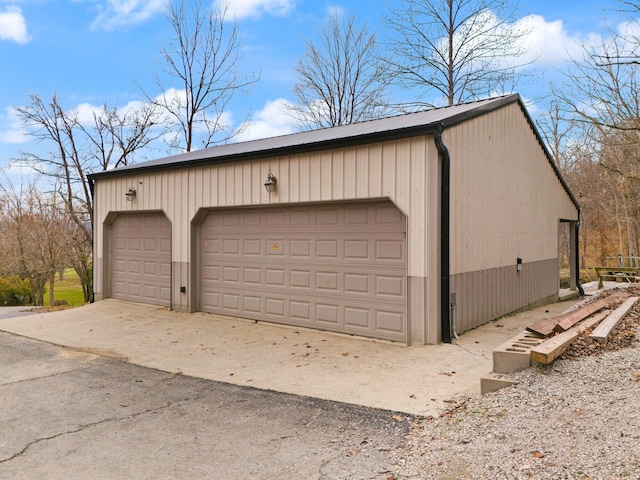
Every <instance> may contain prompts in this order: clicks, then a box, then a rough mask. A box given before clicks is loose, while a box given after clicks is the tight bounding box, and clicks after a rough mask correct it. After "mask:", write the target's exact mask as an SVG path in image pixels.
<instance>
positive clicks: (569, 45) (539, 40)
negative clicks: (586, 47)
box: [515, 15, 585, 65]
mask: <svg viewBox="0 0 640 480" xmlns="http://www.w3.org/2000/svg"><path fill="white" fill-rule="evenodd" d="M515 27H516V28H518V29H520V30H521V31H523V32H527V33H526V34H525V35H524V37H523V38H522V44H521V46H522V48H523V50H524V51H525V53H524V55H523V56H522V58H521V59H520V60H521V61H522V60H524V62H525V63H526V62H536V63H538V64H545V65H557V64H559V63H562V62H565V61H568V60H570V59H571V58H575V56H576V55H577V54H578V53H579V52H580V49H581V47H580V45H581V44H582V43H584V41H585V40H584V39H583V38H582V37H577V36H573V35H570V34H569V32H567V31H566V30H565V28H564V25H563V23H562V20H555V21H552V22H548V21H546V20H545V19H544V17H542V16H541V15H528V16H526V17H524V18H521V19H520V20H518V22H516V24H515Z"/></svg>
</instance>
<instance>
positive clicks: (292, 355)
mask: <svg viewBox="0 0 640 480" xmlns="http://www.w3.org/2000/svg"><path fill="white" fill-rule="evenodd" d="M569 306H570V304H569V303H567V302H565V303H562V304H556V305H551V306H547V307H546V308H542V309H537V310H534V311H531V312H525V313H524V314H519V315H515V316H512V317H508V318H505V319H501V320H498V321H495V322H491V323H489V324H488V325H486V326H484V327H481V328H478V329H475V330H473V331H470V332H467V333H466V334H465V335H462V336H461V337H460V339H459V340H457V341H455V343H454V344H452V345H444V344H442V345H428V346H422V345H417V346H410V347H406V346H401V345H396V344H391V343H385V342H379V341H373V340H367V339H361V338H353V337H349V336H345V335H339V334H333V333H325V332H318V331H313V330H307V329H300V328H293V327H286V326H277V325H271V324H266V323H256V322H254V321H251V320H243V319H237V318H231V317H223V316H218V315H211V314H203V313H196V314H184V313H177V312H172V311H168V310H166V309H164V308H159V307H154V306H148V305H141V304H134V303H128V302H122V301H117V300H104V301H100V302H96V303H94V304H90V305H87V306H84V307H80V308H75V309H70V310H63V311H59V312H52V313H44V314H36V315H31V316H28V317H19V318H9V319H6V318H4V319H2V318H0V330H2V331H6V332H10V333H14V334H18V335H23V336H26V337H30V338H35V339H38V340H42V341H45V342H49V343H53V344H57V345H63V346H66V347H69V348H72V349H75V350H79V351H84V352H88V353H94V354H98V355H103V356H107V357H110V358H116V359H120V360H123V361H129V362H131V363H134V364H137V365H142V366H146V367H151V368H156V369H159V370H163V371H166V372H171V373H176V372H181V373H183V374H185V375H191V376H194V377H200V378H206V379H210V380H216V381H221V382H227V383H232V384H236V385H247V386H252V387H255V388H261V389H268V390H275V391H279V392H285V393H291V394H295V395H302V396H310V397H316V398H322V399H326V400H333V401H339V402H345V403H351V404H356V405H363V406H368V407H373V408H381V409H387V410H394V411H399V412H406V413H411V414H417V415H434V416H435V415H437V414H438V413H439V412H440V411H442V409H443V408H445V407H446V405H447V401H448V400H451V399H454V398H457V397H462V396H468V395H477V394H479V393H480V377H481V376H482V375H484V374H486V373H488V372H489V371H491V368H492V360H491V352H492V350H493V348H495V347H496V346H497V345H499V344H501V343H502V342H504V341H506V340H507V339H509V338H511V337H513V336H514V335H515V334H516V333H517V332H519V331H521V330H522V329H523V328H524V325H526V324H527V323H530V322H531V320H532V319H535V318H541V317H542V316H544V315H548V313H546V311H545V310H550V311H551V314H553V313H554V312H557V313H559V312H561V311H563V310H565V309H566V308H568V307H569Z"/></svg>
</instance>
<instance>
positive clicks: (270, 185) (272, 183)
mask: <svg viewBox="0 0 640 480" xmlns="http://www.w3.org/2000/svg"><path fill="white" fill-rule="evenodd" d="M277 185H278V180H277V179H276V177H274V176H273V174H272V173H271V172H269V174H268V175H267V180H266V181H265V182H264V188H266V189H267V192H269V193H273V192H275V191H276V187H277Z"/></svg>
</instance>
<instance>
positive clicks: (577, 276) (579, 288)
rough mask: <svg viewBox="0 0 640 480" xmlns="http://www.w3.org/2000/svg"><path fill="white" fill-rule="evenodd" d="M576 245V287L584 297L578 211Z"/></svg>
mask: <svg viewBox="0 0 640 480" xmlns="http://www.w3.org/2000/svg"><path fill="white" fill-rule="evenodd" d="M574 243H575V245H574V246H573V247H574V248H575V249H576V264H575V269H576V287H577V288H578V292H580V296H581V297H584V289H583V288H582V285H580V210H578V221H577V222H576V240H575V242H574Z"/></svg>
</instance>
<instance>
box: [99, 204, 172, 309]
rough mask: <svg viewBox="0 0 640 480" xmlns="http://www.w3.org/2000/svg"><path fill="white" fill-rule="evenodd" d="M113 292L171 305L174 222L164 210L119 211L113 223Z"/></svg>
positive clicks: (130, 297) (133, 298) (138, 300)
mask: <svg viewBox="0 0 640 480" xmlns="http://www.w3.org/2000/svg"><path fill="white" fill-rule="evenodd" d="M109 245H110V246H111V253H110V265H111V270H110V275H111V296H112V297H114V298H119V299H122V300H131V301H136V302H143V303H151V304H156V305H165V306H169V305H170V303H171V297H170V293H171V288H170V284H171V224H170V223H169V221H168V220H167V218H166V217H165V216H164V215H163V214H160V213H140V214H123V215H118V216H117V217H116V219H115V221H114V222H113V224H112V225H111V226H110V241H109Z"/></svg>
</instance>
